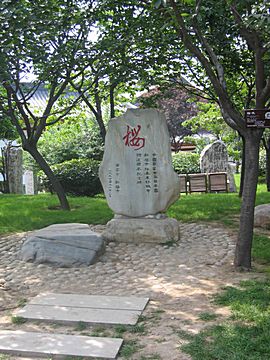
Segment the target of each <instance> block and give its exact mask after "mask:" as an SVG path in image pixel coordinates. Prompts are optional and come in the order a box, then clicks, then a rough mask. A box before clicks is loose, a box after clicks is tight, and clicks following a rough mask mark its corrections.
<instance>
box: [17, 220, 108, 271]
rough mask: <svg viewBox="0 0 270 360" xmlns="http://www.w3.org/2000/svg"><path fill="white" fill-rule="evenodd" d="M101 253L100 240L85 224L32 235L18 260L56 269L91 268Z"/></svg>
mask: <svg viewBox="0 0 270 360" xmlns="http://www.w3.org/2000/svg"><path fill="white" fill-rule="evenodd" d="M104 249H105V245H104V239H103V238H102V236H101V235H100V234H97V233H95V232H93V231H91V230H90V228H89V226H88V225H87V224H56V225H51V226H48V227H46V228H44V229H41V230H38V231H35V232H33V233H31V234H30V236H29V237H28V238H27V239H26V241H25V242H24V244H23V246H22V249H21V251H20V253H19V258H20V259H21V260H24V261H29V262H35V263H38V264H42V263H49V264H52V265H56V266H59V267H70V266H80V265H91V264H93V263H94V262H96V260H97V258H98V257H99V256H100V255H101V254H103V252H104Z"/></svg>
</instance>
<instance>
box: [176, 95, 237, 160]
mask: <svg viewBox="0 0 270 360" xmlns="http://www.w3.org/2000/svg"><path fill="white" fill-rule="evenodd" d="M198 107H199V109H200V110H201V111H200V113H199V114H198V115H197V116H195V117H193V118H192V119H190V120H187V121H185V122H184V123H183V125H184V126H189V127H191V129H192V131H193V132H195V133H198V132H200V131H201V130H206V131H208V132H210V133H211V134H212V135H213V136H215V138H216V139H217V140H222V141H223V142H224V143H225V144H226V146H227V149H228V154H229V156H230V157H231V158H233V159H234V160H235V161H238V160H239V159H240V157H241V149H242V143H241V141H240V140H239V136H238V134H237V132H236V131H235V130H232V129H231V128H230V127H229V126H228V125H227V124H226V123H225V122H224V120H223V117H222V114H221V111H220V109H219V107H218V106H217V105H216V104H213V103H209V102H208V103H205V102H201V103H199V105H198ZM199 145H200V143H199ZM201 150H202V149H201Z"/></svg>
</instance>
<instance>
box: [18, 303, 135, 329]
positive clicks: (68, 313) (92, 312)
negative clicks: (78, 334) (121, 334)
mask: <svg viewBox="0 0 270 360" xmlns="http://www.w3.org/2000/svg"><path fill="white" fill-rule="evenodd" d="M140 314H141V311H136V310H115V309H113V310H112V309H90V308H80V307H79V308H78V307H65V306H48V305H26V306H25V307H24V308H22V309H20V310H19V311H17V312H16V313H15V315H17V316H20V317H23V318H24V319H28V320H45V321H53V322H64V323H76V322H84V323H88V324H92V323H94V324H111V325H113V324H124V325H135V324H136V323H137V321H138V317H139V316H140Z"/></svg>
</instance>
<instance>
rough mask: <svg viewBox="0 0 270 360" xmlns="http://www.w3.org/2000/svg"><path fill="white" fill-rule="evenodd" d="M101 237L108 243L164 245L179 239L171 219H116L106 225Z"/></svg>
mask: <svg viewBox="0 0 270 360" xmlns="http://www.w3.org/2000/svg"><path fill="white" fill-rule="evenodd" d="M102 237H103V238H104V239H105V240H108V241H118V242H128V243H145V242H146V243H148V242H149V243H156V244H164V243H167V242H169V241H174V242H176V241H178V240H179V239H180V232H179V224H178V221H177V220H175V219H171V218H161V219H157V218H154V217H152V218H149V217H144V218H130V217H116V218H114V219H112V220H111V221H109V222H108V223H107V227H106V230H105V231H104V232H103V233H102Z"/></svg>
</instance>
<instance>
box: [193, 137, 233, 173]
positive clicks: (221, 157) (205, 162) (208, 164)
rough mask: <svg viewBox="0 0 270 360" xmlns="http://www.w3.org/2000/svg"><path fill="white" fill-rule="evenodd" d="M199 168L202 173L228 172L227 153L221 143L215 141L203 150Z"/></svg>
mask: <svg viewBox="0 0 270 360" xmlns="http://www.w3.org/2000/svg"><path fill="white" fill-rule="evenodd" d="M200 168H201V172H203V173H212V172H227V171H228V152H227V148H226V145H225V144H224V143H223V142H222V141H220V140H217V141H215V142H213V144H210V145H208V146H206V147H205V148H204V150H203V151H202V153H201V157H200Z"/></svg>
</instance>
